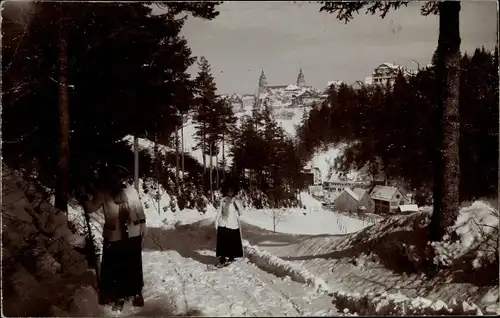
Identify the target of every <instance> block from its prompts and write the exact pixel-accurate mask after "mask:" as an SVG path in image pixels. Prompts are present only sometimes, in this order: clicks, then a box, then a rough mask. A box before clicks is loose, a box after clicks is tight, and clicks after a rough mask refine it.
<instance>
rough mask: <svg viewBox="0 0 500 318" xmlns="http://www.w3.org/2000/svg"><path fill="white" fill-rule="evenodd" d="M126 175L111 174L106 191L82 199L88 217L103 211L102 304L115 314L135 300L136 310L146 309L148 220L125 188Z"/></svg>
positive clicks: (136, 198) (135, 195) (123, 171)
mask: <svg viewBox="0 0 500 318" xmlns="http://www.w3.org/2000/svg"><path fill="white" fill-rule="evenodd" d="M117 169H118V168H117ZM125 175H126V169H125V168H121V167H120V168H119V169H118V171H110V172H109V173H108V175H107V178H106V184H105V186H104V187H103V189H101V190H100V191H98V193H97V194H96V195H95V196H94V197H93V198H92V200H89V198H86V199H85V198H83V199H82V202H85V205H86V211H87V212H88V213H92V212H95V211H97V210H99V208H101V207H102V208H103V212H104V219H105V223H104V228H103V251H102V263H101V275H100V281H99V301H100V303H101V304H107V303H109V302H113V303H114V306H113V310H121V309H122V308H123V305H124V303H125V300H126V299H127V298H133V305H134V306H139V307H140V306H143V305H144V299H143V297H142V287H143V286H144V282H143V272H142V238H143V237H144V235H145V234H146V217H145V214H144V210H143V208H142V204H141V202H140V200H139V195H138V193H137V191H136V190H135V189H134V188H133V187H131V186H127V185H125V184H124V180H125Z"/></svg>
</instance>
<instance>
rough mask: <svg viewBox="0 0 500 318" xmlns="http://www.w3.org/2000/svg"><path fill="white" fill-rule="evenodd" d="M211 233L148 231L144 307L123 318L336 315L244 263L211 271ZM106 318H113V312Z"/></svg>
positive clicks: (304, 290) (326, 304)
mask: <svg viewBox="0 0 500 318" xmlns="http://www.w3.org/2000/svg"><path fill="white" fill-rule="evenodd" d="M208 232H210V230H209V229H177V230H166V229H157V228H150V231H149V233H148V238H147V239H146V240H145V244H144V246H145V250H144V253H143V264H144V279H145V287H144V298H145V306H144V307H143V308H139V309H137V308H133V307H130V305H126V307H125V308H124V311H123V312H122V313H120V314H119V315H120V316H138V315H140V316H151V315H154V316H159V315H163V316H165V315H197V316H320V315H329V316H331V315H334V314H335V313H336V310H335V308H334V305H333V304H332V299H331V297H329V296H327V295H314V291H313V290H312V288H309V287H307V286H305V285H303V284H300V283H297V282H294V281H291V280H290V279H289V278H278V277H276V276H274V275H273V274H270V273H268V272H265V271H263V270H261V269H259V268H258V267H256V266H255V265H253V264H251V263H248V262H247V261H246V260H238V261H236V262H235V263H233V264H231V265H230V266H228V267H225V268H221V269H213V266H212V264H214V263H215V261H216V258H215V253H214V249H213V246H211V245H213V238H212V237H211V235H210V234H209V233H208ZM106 311H107V314H109V315H112V313H111V312H110V310H109V308H106Z"/></svg>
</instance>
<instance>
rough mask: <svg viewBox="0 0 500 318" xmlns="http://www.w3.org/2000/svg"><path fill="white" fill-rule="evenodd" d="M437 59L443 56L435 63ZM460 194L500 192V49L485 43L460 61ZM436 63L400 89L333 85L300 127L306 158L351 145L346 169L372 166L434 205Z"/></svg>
mask: <svg viewBox="0 0 500 318" xmlns="http://www.w3.org/2000/svg"><path fill="white" fill-rule="evenodd" d="M433 62H434V63H435V60H434V61H433ZM460 68H461V76H460V101H459V108H460V145H459V146H460V197H461V200H471V199H473V198H479V197H483V196H491V195H496V193H497V192H498V173H497V172H498V48H496V49H495V50H494V52H487V51H486V50H485V49H484V48H478V49H476V50H475V51H474V53H473V54H472V55H468V54H463V55H462V57H461V60H460ZM437 87H438V85H437V78H436V67H435V64H434V65H432V66H431V67H428V68H425V69H423V70H420V71H419V72H418V73H417V74H416V75H415V76H412V77H408V78H405V77H404V76H403V74H400V76H399V77H398V78H397V79H396V81H395V84H394V86H393V87H380V86H372V87H363V88H361V89H359V90H354V89H353V88H352V87H349V86H347V85H340V87H331V88H330V91H329V97H328V100H327V101H325V102H324V103H323V104H322V105H318V106H319V107H313V109H312V110H311V112H310V113H309V114H308V116H307V117H304V118H303V122H302V125H301V127H300V128H299V132H298V135H299V138H300V146H299V151H301V156H302V157H306V158H310V157H311V156H312V155H313V154H314V152H315V150H316V149H317V148H318V147H324V146H327V145H331V144H340V143H347V144H348V145H349V146H348V148H347V149H346V151H345V153H344V154H343V155H342V156H341V157H340V158H338V160H337V162H336V168H337V169H339V170H341V171H349V170H350V169H359V168H361V167H363V166H364V165H365V164H367V163H369V164H370V170H371V171H372V172H374V173H376V172H378V171H382V172H384V174H385V175H386V176H387V178H388V179H389V180H396V181H398V182H402V183H403V184H405V185H406V186H407V187H408V189H411V190H416V192H417V193H418V194H419V197H418V201H419V203H420V204H429V203H430V202H431V193H432V184H433V176H434V166H433V151H434V150H435V149H436V148H438V149H439V147H440V145H439V144H438V140H437V138H436V127H437V126H439V125H436V109H437V105H438V99H439V95H438V90H437Z"/></svg>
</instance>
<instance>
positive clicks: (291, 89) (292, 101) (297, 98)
mask: <svg viewBox="0 0 500 318" xmlns="http://www.w3.org/2000/svg"><path fill="white" fill-rule="evenodd" d="M257 96H258V98H257V102H258V104H259V105H261V106H262V105H266V106H268V107H270V108H272V109H276V108H283V107H299V106H308V105H311V104H312V103H314V102H315V101H319V100H320V94H319V92H318V91H317V90H315V89H313V88H312V87H311V86H308V85H307V84H306V81H305V76H304V72H303V71H302V69H300V71H299V74H298V75H297V80H296V81H295V83H294V84H283V85H268V83H267V77H266V75H265V73H264V70H262V72H261V74H260V77H259V88H258V93H257Z"/></svg>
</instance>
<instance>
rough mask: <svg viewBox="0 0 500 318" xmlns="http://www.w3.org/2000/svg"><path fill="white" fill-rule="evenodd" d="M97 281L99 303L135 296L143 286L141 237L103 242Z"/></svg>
mask: <svg viewBox="0 0 500 318" xmlns="http://www.w3.org/2000/svg"><path fill="white" fill-rule="evenodd" d="M100 274H101V275H100V282H99V294H100V299H101V303H104V304H105V303H109V302H113V301H116V300H118V299H123V298H128V297H131V296H135V295H137V294H140V293H141V292H142V287H143V286H144V280H143V272H142V238H141V237H140V236H138V237H132V238H127V239H123V240H120V241H116V242H105V243H104V244H103V253H102V264H101V273H100Z"/></svg>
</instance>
